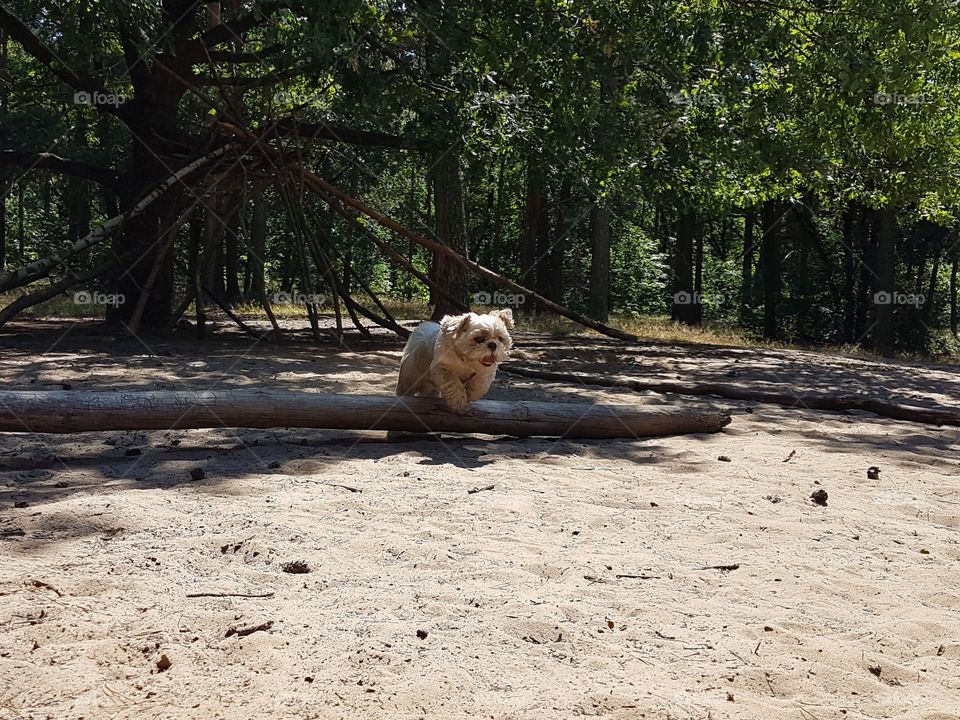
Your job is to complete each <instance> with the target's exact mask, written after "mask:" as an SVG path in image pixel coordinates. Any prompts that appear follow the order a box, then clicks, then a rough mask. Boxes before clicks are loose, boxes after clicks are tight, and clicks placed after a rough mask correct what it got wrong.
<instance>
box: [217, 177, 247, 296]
mask: <svg viewBox="0 0 960 720" xmlns="http://www.w3.org/2000/svg"><path fill="white" fill-rule="evenodd" d="M236 199H237V204H236V209H235V210H234V211H233V212H232V213H230V218H229V219H228V220H227V226H226V233H225V236H224V241H225V242H224V257H223V262H224V271H225V272H226V277H227V282H226V286H225V287H224V294H223V295H222V296H221V297H223V299H224V302H225V303H226V304H227V305H229V306H230V307H233V306H234V305H236V304H237V303H239V302H240V299H241V295H242V293H241V292H240V244H241V240H240V207H241V206H242V202H243V199H242V193H237V197H236Z"/></svg>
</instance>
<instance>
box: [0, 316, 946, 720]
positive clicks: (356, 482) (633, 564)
mask: <svg viewBox="0 0 960 720" xmlns="http://www.w3.org/2000/svg"><path fill="white" fill-rule="evenodd" d="M517 345H518V347H519V348H521V349H522V350H523V351H524V359H522V360H520V361H518V362H522V363H524V364H526V365H530V366H533V367H540V368H543V369H551V370H554V371H563V370H564V369H569V370H575V371H576V372H580V373H596V374H602V375H604V376H610V375H623V376H630V377H640V378H643V379H655V378H662V379H675V378H677V377H680V378H683V379H687V380H691V381H722V382H724V383H727V384H740V385H743V386H747V387H757V388H765V389H786V388H792V389H793V390H794V391H797V392H800V391H804V390H810V391H820V392H824V391H830V390H833V391H836V392H838V393H849V392H862V393H866V394H869V395H871V396H875V397H878V398H887V399H889V398H891V397H892V398H897V399H901V400H903V401H904V402H909V403H913V404H925V403H931V404H941V405H950V404H953V403H955V402H956V398H958V397H960V374H958V373H957V372H956V370H955V369H952V368H946V367H939V366H934V365H918V364H908V363H884V364H881V363H876V362H872V361H870V360H866V359H862V358H851V357H843V356H831V355H826V354H819V353H810V352H800V351H792V350H781V349H759V350H758V349H749V348H740V347H738V348H731V347H711V346H699V347H691V346H681V345H674V344H664V343H650V344H644V345H638V346H631V347H629V348H625V347H624V346H623V345H622V344H620V343H615V342H612V341H609V340H607V339H599V338H595V337H574V338H553V337H549V336H546V335H524V334H522V333H521V334H519V335H518V336H517ZM0 347H2V348H3V350H2V353H0V387H3V388H6V389H57V388H62V387H67V388H69V389H70V390H71V391H73V392H78V393H82V392H84V391H88V390H95V389H187V388H198V389H206V390H210V389H216V388H243V387H247V388H256V389H271V388H276V389H288V390H307V391H314V392H323V393H378V394H391V393H392V390H393V383H394V381H395V375H396V371H397V365H398V359H399V355H400V350H401V347H402V344H401V342H400V341H399V340H395V339H391V338H387V337H381V338H376V339H374V340H368V341H356V342H351V343H350V347H349V349H348V348H341V347H337V346H334V345H331V346H329V347H325V348H319V349H318V348H316V347H311V346H309V345H308V344H306V343H297V342H290V343H286V344H283V345H277V344H268V343H266V342H257V341H255V340H253V339H252V338H249V337H246V336H241V335H239V334H237V333H234V332H226V331H225V330H223V331H221V332H219V333H218V334H217V336H216V337H214V338H213V339H211V340H209V341H207V342H202V343H201V342H197V341H195V340H193V339H191V338H190V337H187V336H181V337H179V338H174V339H170V340H165V341H157V342H153V341H147V342H146V343H142V342H140V341H137V340H116V339H114V338H113V337H110V336H106V335H102V334H101V332H100V330H99V329H98V327H97V326H96V325H94V324H92V323H88V322H83V321H77V320H75V319H60V320H57V319H29V320H25V321H23V322H20V323H11V324H10V325H8V326H7V327H5V328H4V329H3V331H2V333H0ZM490 397H492V398H494V399H508V398H509V399H538V400H546V399H549V400H556V401H561V402H562V401H570V402H574V401H575V402H597V401H608V402H616V403H635V404H639V405H649V406H670V407H689V408H723V409H729V410H731V412H732V413H733V415H734V418H733V422H732V424H731V425H730V426H728V427H727V428H726V429H725V430H724V432H722V433H719V434H716V435H703V436H697V435H691V436H682V437H671V438H654V439H640V440H605V441H573V440H559V441H558V440H555V439H526V440H519V439H511V438H490V437H486V438H482V437H470V436H453V435H444V436H442V437H424V436H408V437H405V438H400V440H401V441H399V442H388V441H387V440H386V438H385V434H384V433H378V432H369V433H351V432H346V431H308V430H229V429H220V430H183V431H168V432H162V431H156V432H126V433H114V432H91V433H85V434H82V435H67V436H54V435H29V434H22V435H19V434H8V435H2V436H0V631H2V635H0V637H2V641H0V718H2V719H3V720H13V719H21V718H23V719H25V718H33V719H37V718H51V719H53V718H55V719H56V720H68V719H71V720H72V719H79V718H85V719H86V720H98V719H100V718H116V719H121V718H137V719H144V718H158V719H159V718H164V719H168V718H197V719H198V720H199V719H201V718H202V719H204V720H208V719H210V718H231V719H233V718H236V719H238V720H239V719H247V718H339V717H342V718H377V717H383V718H417V717H437V718H465V717H480V716H484V717H492V718H498V719H500V718H544V719H546V718H550V719H554V718H567V717H574V716H602V717H611V718H657V719H664V720H665V719H667V718H675V719H679V718H691V719H692V718H697V719H704V718H714V719H720V718H737V719H749V718H756V719H757V720H760V719H763V720H768V719H770V718H797V719H798V720H840V719H841V718H843V719H845V720H852V719H855V718H902V719H903V720H922V719H925V720H934V719H935V718H936V719H938V720H946V719H947V718H958V717H960V715H958V712H960V711H958V707H960V706H958V702H957V698H958V697H960V670H958V668H960V581H958V580H960V576H958V572H957V567H958V562H960V543H958V541H960V430H958V428H948V427H933V426H929V425H915V424H909V423H905V422H900V421H893V420H886V419H881V418H877V417H875V416H873V415H870V414H867V413H831V412H820V411H818V412H812V411H808V410H804V409H792V410H788V409H785V408H781V407H778V406H770V405H756V404H751V403H745V402H735V401H728V400H721V399H717V398H707V397H678V396H674V395H659V394H654V393H639V392H633V391H628V390H623V391H619V390H617V389H602V388H595V387H586V386H583V385H580V384H579V383H577V382H576V381H572V382H571V383H569V384H558V383H544V382H540V381H537V380H532V379H527V378H520V377H516V376H510V375H507V374H503V373H501V374H500V375H499V376H498V378H497V381H496V383H495V385H494V388H493V390H492V392H491V394H490ZM874 466H875V467H877V468H879V470H880V472H879V474H876V473H870V476H868V469H869V468H871V467H874ZM198 468H199V469H202V470H203V471H204V473H203V477H202V478H201V477H200V473H199V472H193V473H191V471H195V470H196V469H198ZM491 486H492V487H491ZM477 489H481V490H480V491H477ZM819 489H823V490H826V491H827V492H828V494H829V498H828V504H827V506H825V507H824V506H820V505H816V504H814V503H813V502H811V500H810V495H811V493H812V492H813V491H815V490H819ZM291 563H293V564H291ZM298 563H299V565H298ZM294 570H301V571H302V570H309V572H292V571H294ZM217 594H221V595H222V596H221V595H217ZM241 595H243V596H241ZM238 629H239V630H240V632H235V631H236V630H238ZM247 631H250V632H247Z"/></svg>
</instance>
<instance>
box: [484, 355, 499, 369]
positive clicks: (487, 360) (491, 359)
mask: <svg viewBox="0 0 960 720" xmlns="http://www.w3.org/2000/svg"><path fill="white" fill-rule="evenodd" d="M495 362H497V358H496V357H495V356H493V355H490V356H489V357H485V358H481V360H480V364H481V365H483V366H484V367H490V366H491V365H493V364H494V363H495Z"/></svg>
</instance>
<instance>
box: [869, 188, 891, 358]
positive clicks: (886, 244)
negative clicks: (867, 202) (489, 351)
mask: <svg viewBox="0 0 960 720" xmlns="http://www.w3.org/2000/svg"><path fill="white" fill-rule="evenodd" d="M896 242H897V215H896V211H895V210H894V208H892V207H890V206H889V205H887V206H885V207H884V208H882V209H881V210H880V211H879V212H878V213H877V262H876V275H877V285H876V293H875V294H874V319H875V325H874V330H873V343H874V349H875V350H876V351H877V353H879V354H880V355H883V356H885V357H890V356H892V355H893V346H894V326H893V321H894V313H893V307H894V296H895V293H896V278H895V272H894V271H895V265H896Z"/></svg>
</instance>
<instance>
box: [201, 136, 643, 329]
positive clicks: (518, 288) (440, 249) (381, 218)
mask: <svg viewBox="0 0 960 720" xmlns="http://www.w3.org/2000/svg"><path fill="white" fill-rule="evenodd" d="M217 125H218V127H221V128H223V130H224V131H225V132H228V133H230V134H231V135H233V136H234V137H235V138H237V139H239V140H241V141H242V142H244V143H246V144H247V145H248V146H249V147H250V149H251V150H253V149H255V150H256V151H258V152H260V153H262V154H263V155H264V156H265V158H266V159H267V160H269V161H270V162H271V163H273V164H282V165H283V166H285V167H286V169H288V170H290V171H293V172H299V173H300V174H301V176H302V177H303V179H304V180H305V181H306V185H307V187H308V188H310V190H312V191H313V192H314V193H316V194H317V195H319V196H320V197H321V198H323V199H324V200H325V201H326V202H327V203H328V204H330V205H331V207H334V203H331V200H332V199H335V200H336V201H338V202H339V203H343V204H344V205H346V206H348V207H351V208H353V209H354V210H356V211H357V212H359V213H361V214H362V215H366V216H367V217H369V218H370V219H371V220H373V221H374V222H376V223H377V224H379V225H381V226H382V227H384V228H387V229H388V230H391V231H392V232H395V233H396V234H398V235H400V236H402V237H405V238H407V239H408V240H410V241H411V242H414V243H416V244H417V245H420V246H421V247H424V248H426V249H427V250H431V251H432V252H434V253H439V254H441V255H444V256H446V257H449V258H450V259H452V260H453V261H454V262H456V263H458V264H460V265H461V266H463V267H465V268H467V269H468V270H470V271H472V272H473V273H474V274H476V275H478V276H479V277H482V278H484V279H486V280H489V281H490V282H492V283H494V284H496V285H499V286H501V287H505V288H507V289H508V290H511V291H512V292H514V293H518V294H521V295H525V296H527V297H529V298H530V299H531V300H533V301H534V302H535V303H536V304H537V305H539V306H540V307H542V308H545V309H547V310H550V311H551V312H554V313H556V314H558V315H561V316H563V317H565V318H568V319H570V320H573V321H574V322H575V323H578V324H580V325H583V326H584V327H588V328H590V329H591V330H596V331H597V332H598V333H601V334H602V335H607V336H609V337H614V338H617V339H619V340H627V341H629V342H639V341H640V338H639V337H638V336H636V335H633V334H632V333H628V332H624V331H623V330H618V329H617V328H612V327H609V326H608V325H604V324H603V323H601V322H598V321H596V320H592V319H591V318H588V317H586V316H585V315H581V314H579V313H577V312H574V311H573V310H570V309H568V308H565V307H563V306H562V305H558V304H557V303H555V302H553V301H551V300H548V299H547V298H545V297H543V296H542V295H538V294H537V293H535V292H533V290H530V289H529V288H526V287H524V286H522V285H520V284H518V283H515V282H513V281H512V280H507V279H506V278H505V277H502V276H501V275H498V274H497V273H495V272H494V271H493V270H490V269H489V268H486V267H484V266H483V265H480V264H479V263H477V262H474V261H473V260H470V259H468V258H465V257H464V256H463V255H460V254H459V253H458V252H456V251H454V250H451V249H450V248H449V247H447V246H446V245H444V244H443V243H440V242H437V241H436V240H432V239H430V238H428V237H426V236H424V235H420V234H419V233H415V232H412V231H410V230H408V229H407V228H405V227H403V226H402V225H401V224H400V223H398V222H396V221H395V220H393V219H392V218H390V217H389V216H387V215H384V214H383V213H381V212H379V211H378V210H375V209H374V208H372V207H370V206H369V205H367V204H365V203H364V202H362V201H361V200H358V199H356V198H354V197H352V196H350V195H348V194H347V193H345V192H343V191H342V190H339V189H338V188H336V187H334V186H333V185H331V184H330V183H328V182H327V181H326V180H323V179H322V178H321V177H319V176H318V175H315V174H314V173H312V172H310V171H308V170H305V169H304V168H303V167H301V166H300V165H299V164H298V163H297V162H294V161H291V160H285V159H284V158H283V157H282V155H281V154H280V153H279V152H278V151H276V150H274V149H272V148H269V147H266V146H264V144H263V143H260V142H259V140H258V138H257V137H256V136H255V135H254V134H253V133H251V132H250V131H249V130H246V129H244V128H241V127H238V126H236V125H232V124H230V123H224V122H221V123H218V124H217ZM334 209H336V207H334Z"/></svg>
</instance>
